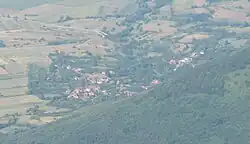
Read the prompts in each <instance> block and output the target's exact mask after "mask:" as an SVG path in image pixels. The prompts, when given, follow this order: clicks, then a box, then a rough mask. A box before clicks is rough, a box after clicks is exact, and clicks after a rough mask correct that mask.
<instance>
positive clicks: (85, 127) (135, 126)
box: [0, 0, 250, 144]
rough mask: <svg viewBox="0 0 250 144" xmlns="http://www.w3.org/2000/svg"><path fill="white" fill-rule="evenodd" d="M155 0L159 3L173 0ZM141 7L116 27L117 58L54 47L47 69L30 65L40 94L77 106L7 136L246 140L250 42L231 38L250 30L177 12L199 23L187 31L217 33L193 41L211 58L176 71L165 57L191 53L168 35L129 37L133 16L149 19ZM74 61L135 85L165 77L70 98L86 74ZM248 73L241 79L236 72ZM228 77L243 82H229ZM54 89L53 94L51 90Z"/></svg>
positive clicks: (155, 142) (186, 142)
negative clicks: (88, 98) (122, 90)
mask: <svg viewBox="0 0 250 144" xmlns="http://www.w3.org/2000/svg"><path fill="white" fill-rule="evenodd" d="M143 2H145V1H143ZM156 2H157V5H158V6H159V7H161V6H162V5H165V4H166V3H169V2H170V1H162V0H157V1H156ZM211 2H212V1H211ZM143 8H145V7H144V6H143V5H142V6H141V8H140V9H139V10H138V11H137V12H136V13H135V14H133V15H129V16H127V17H126V19H125V20H124V23H123V24H124V25H126V26H127V29H125V30H124V31H122V32H121V33H119V34H117V35H116V36H117V38H116V40H117V42H119V43H120V46H117V48H116V49H115V51H114V52H113V54H110V55H109V56H108V57H109V58H110V57H111V58H114V59H115V60H116V61H115V62H112V63H111V62H104V61H102V58H100V57H97V56H94V55H92V54H91V53H89V54H88V55H86V56H84V57H76V56H69V55H66V54H65V53H51V54H50V55H49V57H50V58H51V59H52V64H51V65H50V66H49V67H48V68H47V69H46V68H41V67H39V66H37V65H34V64H32V65H30V67H29V69H30V71H29V90H30V91H29V93H31V94H34V95H37V96H39V97H40V98H41V99H49V100H51V99H52V100H53V102H52V103H53V104H55V105H59V106H69V105H70V106H71V107H74V108H78V110H76V111H75V112H74V113H71V114H69V115H67V116H66V117H65V118H63V119H61V120H58V121H57V122H55V123H50V124H47V125H44V126H41V127H38V128H32V129H30V130H28V131H22V132H16V133H15V134H9V135H8V136H6V138H5V139H4V140H3V142H2V143H3V144H17V143H18V144H68V143H72V144H166V143H168V144H231V143H232V144H234V143H243V144H245V143H248V142H249V133H250V126H249V124H248V122H247V120H248V119H249V117H250V112H249V106H248V101H249V93H250V84H249V83H250V82H249V81H247V79H249V78H250V71H249V64H250V57H249V54H250V49H249V46H250V45H249V43H247V44H246V45H245V46H243V47H241V48H240V49H235V47H234V46H233V44H231V41H230V39H232V38H235V39H243V38H244V39H249V38H250V35H249V34H241V35H239V34H236V33H234V32H228V31H226V30H219V29H217V30H216V31H215V30H214V29H213V27H216V26H218V25H220V26H221V25H223V26H224V25H231V26H236V25H237V24H233V23H229V22H225V21H221V22H214V21H209V16H208V15H192V16H190V15H188V16H187V15H182V16H179V17H176V18H173V20H175V21H177V24H179V25H182V24H183V23H192V24H195V27H194V28H192V29H186V30H185V32H187V33H193V32H195V31H203V32H206V33H208V34H209V35H212V36H211V37H209V38H207V39H206V40H198V39H195V40H193V42H192V44H193V47H192V52H194V51H195V52H197V51H198V52H199V51H204V52H205V53H206V54H205V55H204V56H203V57H202V58H200V59H201V61H202V60H203V61H205V63H204V64H197V65H196V66H195V67H191V66H190V65H185V66H183V67H182V68H180V69H178V70H177V71H174V72H173V68H172V67H171V66H169V65H167V61H166V60H169V59H171V58H172V57H173V56H174V55H175V56H176V55H177V56H179V57H186V56H187V54H186V55H185V54H179V55H178V54H174V53H173V52H172V51H171V50H170V49H171V47H172V46H173V44H172V43H171V41H170V40H168V38H163V39H161V40H156V41H150V42H149V41H146V40H145V41H144V40H141V41H137V40H133V39H132V40H131V38H130V37H131V36H133V33H132V32H134V30H135V27H134V25H133V24H135V23H136V22H138V21H146V20H145V18H144V16H143V15H144V14H145V13H148V12H149V11H147V10H148V9H147V8H145V9H143ZM157 8H158V7H157ZM189 16H190V17H189ZM241 26H242V25H241ZM244 26H246V25H244ZM152 52H154V53H161V54H162V55H161V56H152V57H149V56H148V54H149V53H152ZM72 61H74V62H73V63H72ZM197 61H198V60H197ZM199 62H200V61H198V62H197V63H199ZM55 65H56V67H55ZM68 65H70V66H71V67H73V68H79V67H81V68H83V69H84V70H85V72H86V73H87V72H90V73H91V72H96V71H98V69H97V68H96V67H97V66H103V65H105V66H106V68H108V70H112V71H114V73H115V74H113V75H111V74H110V75H109V77H111V78H112V79H114V80H120V79H127V80H129V81H128V82H127V83H129V84H131V85H133V84H141V83H143V84H148V83H150V82H151V81H152V80H154V79H159V80H160V81H161V84H160V85H156V86H155V87H154V88H153V89H151V90H150V91H145V92H141V93H138V95H137V96H135V97H132V98H129V99H122V98H120V99H119V98H118V99H113V96H114V95H115V94H116V91H115V88H114V85H107V87H108V89H109V90H111V91H114V93H112V94H110V97H111V98H109V99H105V100H103V101H102V102H99V103H98V104H92V105H86V103H81V102H79V101H77V100H69V99H66V97H67V95H68V93H66V92H65V91H66V90H67V89H74V88H75V87H78V86H79V85H83V84H84V83H81V82H82V81H81V80H80V81H77V82H76V81H75V80H74V78H75V77H80V76H79V75H78V74H77V73H72V71H69V70H67V66H68ZM243 76H244V79H243V80H242V79H240V78H238V77H243ZM231 81H232V83H230V82H231ZM241 84H242V85H241ZM228 85H229V86H233V87H237V88H239V89H235V88H234V89H230V87H229V88H228ZM51 93H52V94H54V95H53V97H52V95H51ZM55 95H56V98H54V96H55ZM76 105H77V106H76ZM0 139H1V135H0ZM0 143H1V141H0Z"/></svg>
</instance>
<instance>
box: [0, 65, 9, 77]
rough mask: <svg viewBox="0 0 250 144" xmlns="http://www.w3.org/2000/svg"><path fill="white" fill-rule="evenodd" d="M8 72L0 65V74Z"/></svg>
mask: <svg viewBox="0 0 250 144" xmlns="http://www.w3.org/2000/svg"><path fill="white" fill-rule="evenodd" d="M5 74H9V73H8V72H7V71H6V70H5V69H4V68H2V67H0V75H5Z"/></svg>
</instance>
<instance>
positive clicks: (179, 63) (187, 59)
mask: <svg viewBox="0 0 250 144" xmlns="http://www.w3.org/2000/svg"><path fill="white" fill-rule="evenodd" d="M202 55H204V52H203V51H201V52H199V53H195V52H193V53H192V54H191V55H190V56H188V57H185V58H182V59H176V58H173V59H171V60H169V61H168V64H170V65H174V66H175V68H174V69H173V70H174V71H176V70H177V69H178V68H180V67H183V66H184V65H191V66H192V67H195V65H194V64H193V63H192V61H193V59H194V58H197V57H199V56H202Z"/></svg>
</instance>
